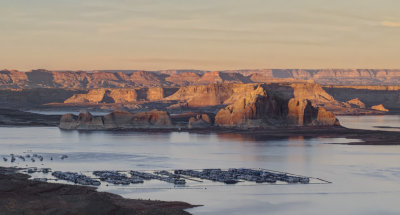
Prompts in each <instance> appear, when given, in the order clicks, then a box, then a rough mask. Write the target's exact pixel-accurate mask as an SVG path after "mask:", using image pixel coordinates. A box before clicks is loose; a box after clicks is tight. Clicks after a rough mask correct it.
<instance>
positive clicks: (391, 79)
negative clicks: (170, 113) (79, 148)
mask: <svg viewBox="0 0 400 215" xmlns="http://www.w3.org/2000/svg"><path fill="white" fill-rule="evenodd" d="M310 81H311V82H315V83H318V84H322V85H349V86H354V85H359V86H367V85H386V86H390V85H400V69H259V70H225V71H203V70H160V71H143V70H98V71H49V70H44V69H39V70H31V71H29V72H21V71H16V70H1V71H0V88H14V89H22V88H74V89H88V88H89V89H93V88H122V87H157V86H161V87H168V86H171V87H178V86H188V85H207V84H214V83H262V82H265V83H274V82H310Z"/></svg>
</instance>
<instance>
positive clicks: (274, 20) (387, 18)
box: [0, 0, 400, 70]
mask: <svg viewBox="0 0 400 215" xmlns="http://www.w3.org/2000/svg"><path fill="white" fill-rule="evenodd" d="M399 11H400V1H399V0H112V1H111V0H1V1H0V14H1V16H0V51H1V52H0V69H3V68H4V69H18V70H31V69H39V68H43V69H52V70H98V69H144V70H159V69H204V70H225V69H262V68H265V69H267V68H300V69H301V68H302V69H307V68H308V69H317V68H371V69H373V68H386V69H393V68H396V69H398V68H400V13H399Z"/></svg>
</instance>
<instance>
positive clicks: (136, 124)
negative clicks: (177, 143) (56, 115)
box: [59, 110, 172, 130]
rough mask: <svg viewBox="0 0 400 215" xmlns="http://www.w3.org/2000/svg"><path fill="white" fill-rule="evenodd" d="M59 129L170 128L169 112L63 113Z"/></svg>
mask: <svg viewBox="0 0 400 215" xmlns="http://www.w3.org/2000/svg"><path fill="white" fill-rule="evenodd" d="M59 127H60V128H61V129H77V130H103V129H120V128H124V129H128V128H171V127H172V123H171V119H170V117H169V114H168V113H167V112H165V111H157V110H153V111H150V112H140V113H135V114H132V113H129V112H121V111H114V112H113V113H110V114H107V115H105V116H92V115H91V114H90V113H89V112H86V113H81V114H79V115H78V116H74V115H72V114H65V115H63V116H62V117H61V120H60V125H59Z"/></svg>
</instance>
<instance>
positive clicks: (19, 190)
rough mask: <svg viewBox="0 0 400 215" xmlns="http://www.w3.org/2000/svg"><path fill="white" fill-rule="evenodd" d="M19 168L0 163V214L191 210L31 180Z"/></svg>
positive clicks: (180, 204) (179, 204)
mask: <svg viewBox="0 0 400 215" xmlns="http://www.w3.org/2000/svg"><path fill="white" fill-rule="evenodd" d="M17 171H18V169H16V168H4V167H0V211H1V214H4V215H8V214H10V215H11V214H41V215H42V214H49V215H50V214H75V215H86V214H97V215H103V214H104V215H108V214H116V215H128V214H149V215H155V214H166V215H167V214H177V215H180V214H182V215H183V214H189V213H188V212H186V211H184V209H187V208H193V207H195V206H194V205H190V204H188V203H185V202H165V201H151V200H133V199H124V198H122V197H121V196H119V195H115V194H111V193H106V192H97V191H96V190H95V188H92V187H87V186H77V185H66V184H56V183H46V182H41V181H34V180H29V179H28V178H29V176H28V175H25V174H21V173H17Z"/></svg>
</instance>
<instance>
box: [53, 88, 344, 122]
mask: <svg viewBox="0 0 400 215" xmlns="http://www.w3.org/2000/svg"><path fill="white" fill-rule="evenodd" d="M299 89H300V90H299ZM304 89H306V90H313V91H320V90H321V89H322V88H321V87H320V86H319V87H318V86H315V84H299V85H290V86H282V85H272V86H271V85H267V84H214V85H209V86H196V87H193V86H190V87H183V88H181V89H179V90H178V91H177V92H176V93H175V94H173V95H171V96H169V97H167V98H166V99H178V100H180V101H186V102H187V103H188V104H189V105H190V106H195V107H198V106H215V107H219V106H222V108H221V109H219V110H218V109H217V112H218V113H217V115H216V117H215V123H213V122H214V120H213V119H211V118H210V116H209V115H207V114H198V115H196V116H194V117H191V118H190V119H189V121H188V122H187V123H186V124H187V125H186V127H189V128H207V127H211V126H217V127H235V128H254V127H263V128H265V127H291V126H338V125H339V122H338V120H337V119H336V118H335V116H334V115H333V113H331V112H329V111H326V110H325V109H324V108H322V107H317V106H316V105H315V104H314V103H313V101H314V102H317V101H320V102H329V101H330V100H331V99H332V98H331V97H329V95H326V94H325V93H324V91H323V90H322V91H320V93H317V92H314V93H313V92H311V93H309V92H301V91H302V90H304ZM60 128H63V129H118V128H177V125H175V124H173V123H172V121H171V117H170V115H169V113H168V112H165V111H157V110H153V111H150V112H139V113H129V112H113V113H111V114H108V115H106V116H104V117H96V116H92V115H90V114H89V113H85V114H80V115H79V116H73V115H71V114H67V115H64V116H63V117H62V119H61V122H60Z"/></svg>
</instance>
